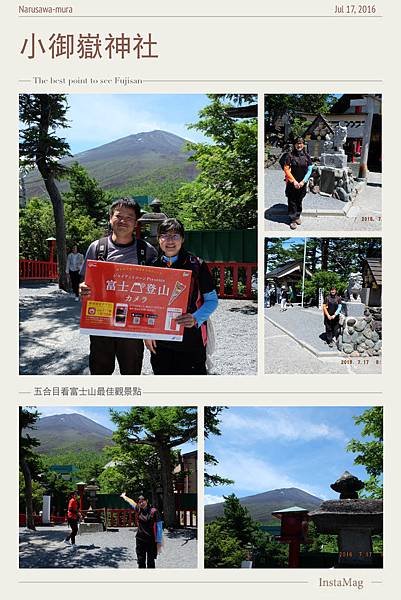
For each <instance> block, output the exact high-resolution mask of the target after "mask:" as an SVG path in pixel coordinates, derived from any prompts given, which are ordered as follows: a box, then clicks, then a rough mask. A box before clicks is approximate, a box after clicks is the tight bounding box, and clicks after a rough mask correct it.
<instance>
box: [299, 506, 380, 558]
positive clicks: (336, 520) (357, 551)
mask: <svg viewBox="0 0 401 600" xmlns="http://www.w3.org/2000/svg"><path fill="white" fill-rule="evenodd" d="M309 516H310V518H311V519H312V521H313V522H314V523H315V526H316V529H317V531H318V533H330V534H336V535H337V536H338V538H337V540H338V541H337V543H338V566H339V567H371V566H372V565H373V560H374V557H373V550H372V535H375V534H379V533H382V531H383V502H382V500H368V499H363V498H358V499H345V500H327V501H326V502H323V503H322V504H321V505H320V507H319V508H318V509H317V510H315V511H312V512H311V513H309Z"/></svg>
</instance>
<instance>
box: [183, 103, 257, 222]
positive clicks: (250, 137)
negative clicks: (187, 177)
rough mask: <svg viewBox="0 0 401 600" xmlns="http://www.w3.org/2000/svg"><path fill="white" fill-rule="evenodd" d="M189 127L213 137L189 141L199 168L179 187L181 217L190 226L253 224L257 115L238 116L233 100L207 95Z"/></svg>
mask: <svg viewBox="0 0 401 600" xmlns="http://www.w3.org/2000/svg"><path fill="white" fill-rule="evenodd" d="M209 99H210V104H209V105H208V106H206V107H205V108H204V109H202V110H201V111H200V118H199V121H198V122H197V123H195V124H192V125H191V127H192V128H194V129H196V130H198V131H201V132H202V133H204V134H205V135H206V136H208V137H209V138H210V139H211V140H212V143H190V144H188V149H189V150H191V151H192V157H191V159H190V160H192V161H194V162H195V163H196V165H197V168H198V169H199V175H198V177H197V178H196V179H195V181H193V182H192V183H187V184H185V185H183V186H182V187H181V189H180V190H179V193H178V204H179V205H180V217H181V218H182V220H183V221H184V224H185V226H186V227H187V228H188V229H246V228H254V227H256V214H257V119H256V118H254V119H246V120H237V119H234V118H232V117H231V116H230V115H229V114H228V111H229V109H231V108H232V106H233V105H232V104H229V103H224V102H223V101H222V98H221V97H218V96H214V95H210V96H209Z"/></svg>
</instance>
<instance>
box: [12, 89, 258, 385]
mask: <svg viewBox="0 0 401 600" xmlns="http://www.w3.org/2000/svg"><path fill="white" fill-rule="evenodd" d="M19 100H20V102H19V116H20V132H19V135H20V172H19V190H20V198H19V203H20V221H19V222H20V247H19V254H20V260H19V263H20V373H21V374H24V375H46V374H60V375H78V374H93V375H111V374H113V373H114V374H121V375H140V374H155V375H206V374H214V375H232V374H235V375H236V374H238V375H242V374H245V375H252V374H256V369H257V367H256V363H257V356H256V343H257V306H256V297H257V260H256V223H257V218H256V215H257V179H256V173H257V119H256V110H255V106H256V105H255V100H256V99H255V97H253V96H243V95H233V94H231V95H230V94H226V95H156V94H154V95H141V94H135V95H125V94H118V95H112V94H110V95H106V94H104V95H94V94H83V95H80V94H73V95H68V96H67V95H63V94H22V95H20V99H19ZM244 109H245V110H244ZM99 263H102V264H99ZM122 265H124V267H122ZM92 267H96V269H97V273H96V277H95V278H93V277H92V276H91V275H92V274H93V268H92ZM182 277H187V280H186V281H187V283H183V281H184V280H181V279H180V278H182ZM169 285H170V287H169ZM131 292H133V293H131ZM167 296H168V298H167Z"/></svg>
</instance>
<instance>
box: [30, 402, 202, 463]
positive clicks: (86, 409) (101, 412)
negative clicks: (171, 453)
mask: <svg viewBox="0 0 401 600" xmlns="http://www.w3.org/2000/svg"><path fill="white" fill-rule="evenodd" d="M113 409H114V410H117V411H119V412H128V411H129V409H130V407H129V406H113ZM37 410H38V412H39V413H40V416H41V418H43V417H50V416H51V415H62V414H72V413H78V414H80V415H83V416H84V417H87V418H88V419H91V420H92V421H95V422H96V423H99V424H100V425H103V427H107V428H108V429H111V430H112V431H114V430H115V429H116V426H115V425H114V423H113V422H112V420H111V419H110V408H109V407H108V406H93V407H92V406H57V407H54V406H39V407H37ZM177 448H178V449H180V450H181V452H191V451H192V450H196V444H195V443H193V442H188V443H186V444H182V446H177Z"/></svg>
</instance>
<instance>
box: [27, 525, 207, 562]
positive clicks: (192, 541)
mask: <svg viewBox="0 0 401 600" xmlns="http://www.w3.org/2000/svg"><path fill="white" fill-rule="evenodd" d="M67 532H69V529H68V528H67V527H66V526H57V527H40V528H38V529H37V531H29V530H27V529H24V528H20V554H19V559H20V560H19V566H20V568H22V569H60V568H63V569H64V568H67V569H68V568H103V569H105V568H106V569H107V568H109V569H111V568H114V569H115V568H117V569H118V568H124V569H136V568H137V567H138V565H137V562H136V554H135V533H136V529H134V528H124V529H116V530H112V531H105V532H103V533H91V534H89V533H87V534H85V535H79V536H77V538H76V549H72V547H71V546H69V545H66V544H64V543H63V539H64V538H65V537H66V535H67ZM163 537H164V547H163V551H162V553H161V554H160V555H159V558H158V559H157V561H156V568H158V569H174V568H180V569H195V568H196V567H197V541H196V538H195V533H194V531H192V530H185V529H182V530H177V531H174V532H173V533H168V532H165V533H164V536H163Z"/></svg>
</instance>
